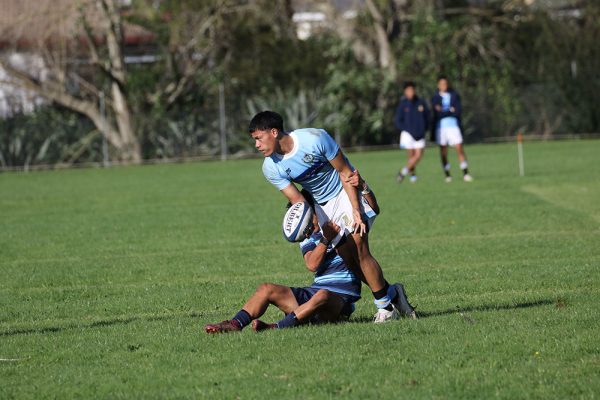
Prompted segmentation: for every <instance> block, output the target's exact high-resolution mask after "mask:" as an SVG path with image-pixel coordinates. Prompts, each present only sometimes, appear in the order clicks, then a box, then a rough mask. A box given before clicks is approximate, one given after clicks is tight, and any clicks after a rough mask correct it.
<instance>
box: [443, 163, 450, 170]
mask: <svg viewBox="0 0 600 400" xmlns="http://www.w3.org/2000/svg"><path fill="white" fill-rule="evenodd" d="M444 171H450V163H448V164H446V165H444Z"/></svg>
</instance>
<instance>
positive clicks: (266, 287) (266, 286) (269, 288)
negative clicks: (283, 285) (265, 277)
mask: <svg viewBox="0 0 600 400" xmlns="http://www.w3.org/2000/svg"><path fill="white" fill-rule="evenodd" d="M274 286H275V285H273V284H272V283H269V282H264V283H261V284H260V285H259V286H258V288H257V289H256V292H257V293H261V294H264V295H265V296H268V295H270V294H271V293H273V289H274Z"/></svg>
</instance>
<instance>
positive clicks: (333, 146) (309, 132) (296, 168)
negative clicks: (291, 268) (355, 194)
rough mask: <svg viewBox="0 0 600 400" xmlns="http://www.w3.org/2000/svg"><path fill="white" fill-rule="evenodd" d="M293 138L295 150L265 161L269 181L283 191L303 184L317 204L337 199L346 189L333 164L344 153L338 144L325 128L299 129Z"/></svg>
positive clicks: (291, 133) (264, 171)
mask: <svg viewBox="0 0 600 400" xmlns="http://www.w3.org/2000/svg"><path fill="white" fill-rule="evenodd" d="M289 135H290V137H291V138H292V139H293V140H294V148H293V149H292V151H291V152H289V153H288V154H286V155H283V156H282V155H281V154H277V153H273V154H272V155H271V156H270V157H266V158H265V161H264V163H263V174H264V175H265V178H267V180H268V181H269V182H271V183H272V184H273V185H275V187H277V189H279V190H282V189H285V188H286V187H287V186H289V185H290V183H292V182H296V183H299V184H300V185H302V187H303V188H304V189H306V190H308V191H309V192H310V193H311V194H312V195H313V197H314V199H315V201H316V202H317V203H325V202H327V201H329V200H331V199H332V198H334V197H335V196H336V195H337V194H338V193H339V192H340V190H342V181H341V180H340V176H339V174H338V172H337V171H336V170H335V168H333V166H332V165H331V164H330V163H329V161H330V160H332V159H333V158H335V156H336V155H337V153H338V151H339V150H340V147H339V146H338V144H337V143H336V142H335V140H333V138H332V137H331V136H329V134H328V133H327V132H326V131H325V130H323V129H316V128H305V129H297V130H295V131H293V132H290V133H289Z"/></svg>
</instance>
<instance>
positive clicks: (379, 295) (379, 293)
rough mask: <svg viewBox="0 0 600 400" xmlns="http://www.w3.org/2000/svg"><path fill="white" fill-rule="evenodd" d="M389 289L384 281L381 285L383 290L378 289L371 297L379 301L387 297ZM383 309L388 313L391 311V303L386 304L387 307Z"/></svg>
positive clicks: (388, 285)
mask: <svg viewBox="0 0 600 400" xmlns="http://www.w3.org/2000/svg"><path fill="white" fill-rule="evenodd" d="M389 289H390V284H389V283H388V281H385V284H384V285H383V289H380V290H378V291H376V292H372V293H373V297H375V300H379V299H381V298H383V297H385V296H387V294H388V290H389ZM385 309H386V310H388V311H392V310H393V309H394V308H393V306H392V303H390V304H388V305H387V307H385Z"/></svg>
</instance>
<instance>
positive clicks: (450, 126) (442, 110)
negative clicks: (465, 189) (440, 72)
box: [431, 76, 473, 182]
mask: <svg viewBox="0 0 600 400" xmlns="http://www.w3.org/2000/svg"><path fill="white" fill-rule="evenodd" d="M431 107H432V108H433V129H432V140H435V141H436V142H437V144H438V145H439V146H440V155H441V159H442V167H443V168H444V173H445V174H446V182H451V181H452V176H451V175H450V163H449V162H448V146H452V147H454V148H455V149H456V152H457V153H458V161H460V169H462V171H463V180H464V181H465V182H471V181H472V180H473V178H472V177H471V175H469V170H468V163H467V156H466V155H465V151H464V149H463V137H462V132H461V129H460V114H461V103H460V96H459V94H458V93H457V92H456V91H455V90H453V89H451V88H450V85H449V82H448V78H447V77H445V76H440V77H439V78H438V91H437V92H436V93H435V94H434V95H433V98H432V99H431Z"/></svg>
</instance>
